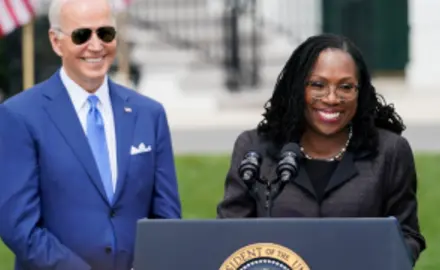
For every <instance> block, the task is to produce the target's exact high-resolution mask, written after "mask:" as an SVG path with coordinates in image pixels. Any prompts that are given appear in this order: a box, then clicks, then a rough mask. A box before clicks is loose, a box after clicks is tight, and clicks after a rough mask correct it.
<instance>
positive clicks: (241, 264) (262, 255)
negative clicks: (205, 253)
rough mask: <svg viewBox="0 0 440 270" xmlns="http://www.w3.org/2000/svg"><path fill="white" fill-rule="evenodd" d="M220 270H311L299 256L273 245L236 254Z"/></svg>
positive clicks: (263, 244) (254, 245)
mask: <svg viewBox="0 0 440 270" xmlns="http://www.w3.org/2000/svg"><path fill="white" fill-rule="evenodd" d="M219 270H310V268H309V266H307V264H306V263H305V262H304V260H303V259H302V258H301V257H300V256H298V254H296V253H295V252H293V251H291V250H290V249H288V248H286V247H283V246H280V245H277V244H273V243H257V244H252V245H248V246H245V247H243V248H241V249H239V250H237V251H236V252H234V253H233V254H232V255H231V256H229V258H227V259H226V260H225V262H224V263H223V264H222V266H221V267H220V269H219Z"/></svg>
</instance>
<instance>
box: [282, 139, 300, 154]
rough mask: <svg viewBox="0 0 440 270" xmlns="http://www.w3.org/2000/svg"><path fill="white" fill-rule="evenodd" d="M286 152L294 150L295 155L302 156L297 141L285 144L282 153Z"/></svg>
mask: <svg viewBox="0 0 440 270" xmlns="http://www.w3.org/2000/svg"><path fill="white" fill-rule="evenodd" d="M286 152H293V153H295V155H297V156H301V148H300V147H299V145H298V144H297V143H292V142H291V143H288V144H286V145H284V146H283V148H282V149H281V154H283V153H286Z"/></svg>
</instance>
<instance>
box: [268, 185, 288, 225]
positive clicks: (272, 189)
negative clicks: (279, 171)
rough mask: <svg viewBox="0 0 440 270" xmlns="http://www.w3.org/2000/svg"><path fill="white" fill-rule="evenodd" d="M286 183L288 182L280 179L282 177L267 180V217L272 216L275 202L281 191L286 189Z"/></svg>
mask: <svg viewBox="0 0 440 270" xmlns="http://www.w3.org/2000/svg"><path fill="white" fill-rule="evenodd" d="M285 184H286V183H285V182H282V181H280V179H278V178H277V179H275V180H273V181H266V182H265V186H266V191H265V195H266V200H265V204H264V206H265V210H266V211H265V214H266V217H271V216H272V207H273V202H274V201H275V199H276V198H278V196H279V195H280V194H281V192H282V191H283V189H284V186H285Z"/></svg>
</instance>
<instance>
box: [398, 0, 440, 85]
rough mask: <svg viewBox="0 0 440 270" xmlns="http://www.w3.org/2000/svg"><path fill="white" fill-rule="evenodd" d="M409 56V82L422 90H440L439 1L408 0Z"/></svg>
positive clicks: (407, 79)
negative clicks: (439, 88)
mask: <svg viewBox="0 0 440 270" xmlns="http://www.w3.org/2000/svg"><path fill="white" fill-rule="evenodd" d="M408 1H409V2H408V3H409V25H410V32H409V34H410V37H409V40H410V43H409V47H410V54H409V55H410V59H409V64H408V67H407V78H406V81H407V84H408V86H409V88H410V89H411V90H412V91H417V92H419V93H423V92H425V93H429V92H433V91H436V92H439V91H438V89H436V88H438V85H439V83H440V16H439V15H438V12H439V10H440V1H439V0H423V1H421V0H408Z"/></svg>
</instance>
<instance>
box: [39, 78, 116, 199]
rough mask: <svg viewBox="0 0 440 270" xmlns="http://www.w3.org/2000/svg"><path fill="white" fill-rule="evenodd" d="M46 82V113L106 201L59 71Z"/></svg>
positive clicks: (88, 148)
mask: <svg viewBox="0 0 440 270" xmlns="http://www.w3.org/2000/svg"><path fill="white" fill-rule="evenodd" d="M48 83H49V85H48V86H49V87H48V88H47V89H45V92H44V95H45V96H46V97H47V98H48V102H47V103H46V106H45V110H46V112H47V114H48V115H49V117H50V119H52V121H53V123H54V124H55V126H56V127H57V128H58V130H59V131H60V133H61V134H62V136H63V137H64V139H65V140H66V142H67V144H68V145H69V146H70V148H71V149H72V151H73V153H74V154H75V156H76V157H77V158H78V160H79V161H80V162H81V164H82V166H83V167H84V169H85V171H86V172H87V174H88V175H89V177H90V179H91V180H92V182H93V184H94V185H95V187H96V188H97V189H98V191H99V193H100V194H101V196H102V197H103V199H104V200H105V201H108V200H107V196H106V194H105V190H104V186H103V184H102V181H101V177H100V175H99V171H98V168H97V166H96V163H95V159H94V158H93V153H92V150H91V148H90V146H89V143H88V140H87V137H86V136H85V134H84V131H83V128H82V126H81V123H80V121H79V119H78V116H77V114H76V112H75V109H74V107H73V104H72V101H71V100H70V97H69V94H68V93H67V90H66V89H65V87H64V85H63V83H62V82H61V79H60V77H59V73H58V72H57V73H56V74H55V75H54V76H52V77H51V78H50V80H49V81H48Z"/></svg>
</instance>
